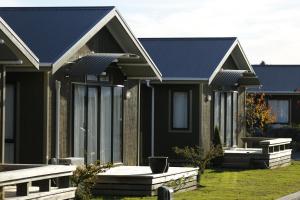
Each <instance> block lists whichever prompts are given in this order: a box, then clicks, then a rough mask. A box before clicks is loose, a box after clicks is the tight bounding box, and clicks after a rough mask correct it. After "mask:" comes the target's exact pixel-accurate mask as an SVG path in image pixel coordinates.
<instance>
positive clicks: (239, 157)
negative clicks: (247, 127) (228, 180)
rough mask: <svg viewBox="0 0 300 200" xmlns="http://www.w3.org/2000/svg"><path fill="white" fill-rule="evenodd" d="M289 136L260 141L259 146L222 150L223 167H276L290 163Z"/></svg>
mask: <svg viewBox="0 0 300 200" xmlns="http://www.w3.org/2000/svg"><path fill="white" fill-rule="evenodd" d="M290 142H291V139H290V138H278V139H271V140H263V141H260V146H261V148H232V149H227V150H225V152H224V161H223V167H228V168H269V169H273V168H277V167H283V166H287V165H290V163H291V155H292V150H291V149H289V144H290Z"/></svg>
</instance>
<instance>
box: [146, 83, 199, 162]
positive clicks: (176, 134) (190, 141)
mask: <svg viewBox="0 0 300 200" xmlns="http://www.w3.org/2000/svg"><path fill="white" fill-rule="evenodd" d="M153 86H154V89H155V92H154V93H155V110H154V113H155V114H154V119H155V126H154V134H155V136H154V144H155V147H154V155H155V156H169V157H170V158H171V159H174V158H176V157H175V154H174V152H173V150H172V148H173V147H175V146H178V147H184V146H187V145H189V146H195V145H199V86H198V85H197V84H193V85H192V84H186V85H184V84H182V85H179V84H154V85H153ZM142 89H143V91H142V99H143V100H142V101H141V105H142V111H141V116H142V119H141V121H142V125H141V132H142V136H141V137H142V142H141V143H142V152H143V161H144V162H143V163H144V164H145V163H147V157H148V156H150V154H151V88H147V87H146V86H143V87H142ZM171 90H174V91H176V90H191V91H192V96H191V98H192V104H191V106H192V108H191V130H190V131H186V130H185V131H180V130H171V128H170V117H171V115H170V113H171V111H170V109H171V103H170V101H171V100H170V98H171V96H170V91H171Z"/></svg>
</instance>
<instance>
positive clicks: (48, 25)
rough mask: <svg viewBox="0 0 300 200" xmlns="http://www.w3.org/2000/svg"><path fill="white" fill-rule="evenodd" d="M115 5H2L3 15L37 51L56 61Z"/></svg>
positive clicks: (48, 59)
mask: <svg viewBox="0 0 300 200" xmlns="http://www.w3.org/2000/svg"><path fill="white" fill-rule="evenodd" d="M113 8H114V7H16V8H12V7H9V8H7V7H2V8H0V17H2V18H3V19H4V20H5V21H6V23H7V24H8V25H9V26H10V27H11V28H12V29H13V30H14V32H16V34H17V35H18V36H19V37H20V38H21V39H22V40H23V41H24V42H25V43H26V44H27V46H28V47H29V48H30V49H31V50H32V51H33V52H34V53H35V55H37V57H38V58H39V60H40V62H47V63H53V62H55V61H56V60H57V59H58V58H59V57H60V56H62V55H63V54H64V53H65V52H66V51H67V50H68V49H69V48H70V47H71V46H73V45H74V44H75V43H76V42H77V41H78V40H79V39H80V38H81V37H82V36H83V35H84V34H85V33H87V32H88V31H89V30H90V29H91V28H92V27H94V26H95V25H96V23H98V22H99V21H100V20H101V19H102V18H103V17H104V16H105V15H107V14H108V13H109V12H110V11H111V10H112V9H113Z"/></svg>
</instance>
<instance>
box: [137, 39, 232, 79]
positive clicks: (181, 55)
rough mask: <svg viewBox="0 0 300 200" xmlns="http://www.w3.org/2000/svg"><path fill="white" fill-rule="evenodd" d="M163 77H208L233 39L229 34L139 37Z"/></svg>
mask: <svg viewBox="0 0 300 200" xmlns="http://www.w3.org/2000/svg"><path fill="white" fill-rule="evenodd" d="M139 40H140V41H141V43H142V45H143V46H144V47H145V49H146V51H147V52H148V53H149V55H150V56H151V58H152V60H153V61H154V62H155V64H156V66H157V67H158V68H159V70H160V71H161V73H162V75H163V77H164V78H207V79H208V78H209V77H210V76H211V74H212V73H213V71H214V70H215V69H216V67H217V66H218V64H219V63H220V61H221V60H222V58H223V57H224V56H225V54H226V52H227V51H228V50H229V48H230V47H231V46H232V44H233V43H234V42H235V40H236V38H235V37H230V38H140V39H139Z"/></svg>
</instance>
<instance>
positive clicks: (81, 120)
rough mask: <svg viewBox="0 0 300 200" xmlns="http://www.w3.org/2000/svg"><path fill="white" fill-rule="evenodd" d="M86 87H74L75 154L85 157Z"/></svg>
mask: <svg viewBox="0 0 300 200" xmlns="http://www.w3.org/2000/svg"><path fill="white" fill-rule="evenodd" d="M85 97H86V87H85V86H81V85H76V86H75V87H74V156H75V157H82V158H85V134H86V117H85V113H86V106H85V104H86V102H85V101H86V100H85V99H86V98H85Z"/></svg>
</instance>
